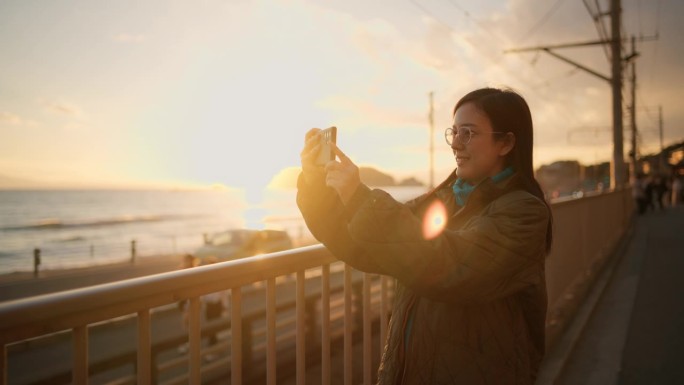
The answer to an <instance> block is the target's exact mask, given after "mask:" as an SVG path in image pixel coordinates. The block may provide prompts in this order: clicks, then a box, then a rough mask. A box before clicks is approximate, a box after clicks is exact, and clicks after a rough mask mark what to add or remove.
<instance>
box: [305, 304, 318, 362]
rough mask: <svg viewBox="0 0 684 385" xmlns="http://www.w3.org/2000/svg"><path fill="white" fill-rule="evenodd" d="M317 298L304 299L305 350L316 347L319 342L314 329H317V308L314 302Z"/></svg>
mask: <svg viewBox="0 0 684 385" xmlns="http://www.w3.org/2000/svg"><path fill="white" fill-rule="evenodd" d="M317 302H318V298H312V299H310V300H308V301H306V304H305V309H304V312H305V313H306V316H305V317H306V330H305V334H306V337H305V340H306V351H307V352H308V351H310V350H311V349H313V348H315V347H317V346H318V345H319V344H318V342H319V340H318V335H317V333H316V330H318V328H317V325H316V321H317V318H318V317H317V315H318V311H317V310H318V309H316V303H317Z"/></svg>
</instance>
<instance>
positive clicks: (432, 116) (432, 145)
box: [428, 91, 435, 190]
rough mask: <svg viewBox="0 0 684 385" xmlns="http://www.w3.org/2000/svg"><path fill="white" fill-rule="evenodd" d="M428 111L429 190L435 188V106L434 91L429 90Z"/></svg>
mask: <svg viewBox="0 0 684 385" xmlns="http://www.w3.org/2000/svg"><path fill="white" fill-rule="evenodd" d="M429 95H430V113H429V114H428V120H429V122H430V190H432V189H434V188H435V106H434V95H435V93H434V91H430V94H429Z"/></svg>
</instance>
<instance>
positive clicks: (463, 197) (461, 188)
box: [451, 167, 515, 206]
mask: <svg viewBox="0 0 684 385" xmlns="http://www.w3.org/2000/svg"><path fill="white" fill-rule="evenodd" d="M513 173H515V171H514V170H513V167H506V169H505V170H503V171H501V172H500V173H498V174H496V175H494V176H493V177H492V178H491V179H492V182H494V183H499V182H501V181H502V180H504V179H506V178H508V177H509V176H511V175H513ZM451 188H452V189H453V190H454V195H455V196H456V203H458V205H459V206H465V202H466V201H467V200H468V196H469V195H470V193H471V192H473V190H475V186H473V185H471V184H470V183H468V182H466V181H464V180H463V179H461V178H458V179H456V182H454V184H453V185H452V186H451Z"/></svg>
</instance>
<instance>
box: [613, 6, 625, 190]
mask: <svg viewBox="0 0 684 385" xmlns="http://www.w3.org/2000/svg"><path fill="white" fill-rule="evenodd" d="M621 12H622V10H621V9H620V0H611V1H610V26H611V28H610V29H611V34H610V37H611V43H610V46H611V62H612V63H611V64H612V66H611V68H612V70H611V88H612V90H613V161H612V162H611V164H610V168H611V172H610V174H611V175H610V186H611V187H612V188H616V187H622V186H623V185H624V184H625V158H624V152H623V149H622V39H621V38H620V13H621Z"/></svg>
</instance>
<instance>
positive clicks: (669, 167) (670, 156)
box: [637, 141, 684, 176]
mask: <svg viewBox="0 0 684 385" xmlns="http://www.w3.org/2000/svg"><path fill="white" fill-rule="evenodd" d="M637 172H641V173H642V174H646V175H661V176H669V175H671V174H672V173H676V174H678V175H684V141H683V142H680V143H675V144H672V145H670V146H667V147H665V148H664V149H663V151H661V152H659V153H657V154H651V155H645V156H642V157H641V158H639V160H637Z"/></svg>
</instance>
